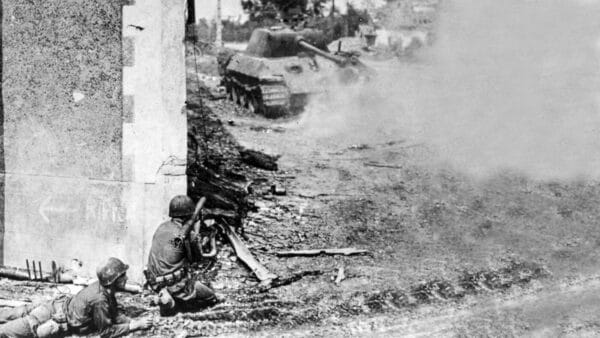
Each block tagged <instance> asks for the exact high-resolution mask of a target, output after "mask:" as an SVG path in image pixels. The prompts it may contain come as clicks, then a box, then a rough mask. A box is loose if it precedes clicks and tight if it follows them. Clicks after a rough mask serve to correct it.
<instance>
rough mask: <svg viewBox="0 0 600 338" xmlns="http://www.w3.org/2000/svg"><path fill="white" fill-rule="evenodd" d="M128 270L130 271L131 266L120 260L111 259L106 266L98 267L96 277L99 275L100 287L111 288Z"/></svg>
mask: <svg viewBox="0 0 600 338" xmlns="http://www.w3.org/2000/svg"><path fill="white" fill-rule="evenodd" d="M127 269H129V265H127V264H125V263H123V261H121V260H120V259H118V258H114V257H110V258H109V259H108V260H107V261H106V262H105V263H104V264H102V265H100V266H98V268H97V269H96V275H98V281H99V282H100V285H102V286H109V285H111V284H113V283H114V282H115V281H116V280H117V279H118V278H119V277H121V276H123V275H124V274H125V273H126V272H127Z"/></svg>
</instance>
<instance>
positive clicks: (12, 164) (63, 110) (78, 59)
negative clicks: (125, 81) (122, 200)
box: [2, 0, 122, 179]
mask: <svg viewBox="0 0 600 338" xmlns="http://www.w3.org/2000/svg"><path fill="white" fill-rule="evenodd" d="M2 9H3V28H4V29H3V45H4V74H3V76H4V78H3V82H4V93H3V94H4V106H5V111H6V115H5V119H4V129H5V140H6V144H5V156H6V158H7V159H8V161H7V165H6V171H7V172H9V173H18V174H36V175H40V174H44V175H60V176H69V177H74V176H76V177H90V178H98V179H120V178H121V177H120V176H121V167H120V163H121V155H120V152H121V134H122V127H121V125H122V122H121V114H122V109H121V102H122V100H121V68H122V65H121V21H122V20H121V1H120V0H109V1H79V0H46V1H27V0H10V1H3V2H2Z"/></svg>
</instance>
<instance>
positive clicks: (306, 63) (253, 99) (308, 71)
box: [219, 27, 374, 117]
mask: <svg viewBox="0 0 600 338" xmlns="http://www.w3.org/2000/svg"><path fill="white" fill-rule="evenodd" d="M219 65H220V67H219V70H220V72H221V75H222V76H223V85H224V86H225V88H226V91H227V94H228V96H229V98H230V99H231V100H232V101H234V102H235V103H237V104H239V105H241V106H243V107H246V108H248V109H249V110H250V111H251V112H254V113H258V114H263V115H266V116H271V117H277V116H283V115H287V114H289V113H293V112H297V111H301V110H302V108H304V106H305V105H306V104H307V101H308V98H309V96H310V95H312V94H316V93H321V92H324V91H327V90H330V89H334V88H336V87H337V86H339V85H343V84H348V83H355V82H358V81H361V80H366V79H368V78H369V77H370V76H372V75H373V74H374V72H373V71H372V70H371V69H369V68H368V67H367V66H365V65H364V64H363V63H361V62H360V61H359V60H358V58H357V56H356V55H355V54H350V53H343V52H339V53H330V52H329V51H328V49H327V41H326V38H325V35H324V34H323V33H322V32H320V31H318V30H314V29H309V28H304V29H299V30H294V29H291V28H287V27H272V28H268V29H266V28H259V29H256V30H255V31H254V32H253V33H252V36H251V38H250V41H249V43H248V46H247V48H246V51H245V52H243V53H235V54H230V55H227V56H224V57H223V56H222V57H221V58H220V60H219Z"/></svg>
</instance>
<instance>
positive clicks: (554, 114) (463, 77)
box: [305, 0, 600, 179]
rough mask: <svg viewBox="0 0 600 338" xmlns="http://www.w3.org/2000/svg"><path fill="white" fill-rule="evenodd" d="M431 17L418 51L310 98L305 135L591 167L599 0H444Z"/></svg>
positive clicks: (555, 169)
mask: <svg viewBox="0 0 600 338" xmlns="http://www.w3.org/2000/svg"><path fill="white" fill-rule="evenodd" d="M438 24H439V26H438V29H437V30H436V32H435V34H436V38H435V42H434V44H433V45H432V46H430V47H428V48H425V49H424V50H422V52H421V53H420V54H419V55H418V56H417V62H412V63H406V62H404V63H403V62H399V63H392V64H391V65H390V64H388V65H386V66H385V67H383V68H382V69H383V71H381V69H380V72H379V77H378V79H377V80H376V81H375V82H374V83H371V84H370V85H369V86H368V87H366V88H360V89H349V90H345V91H340V92H338V93H335V94H334V95H332V96H331V97H329V98H328V100H327V101H326V102H314V103H313V106H312V107H311V109H312V110H313V111H319V113H318V114H314V113H312V115H309V116H308V117H307V118H306V121H305V122H306V123H307V126H308V127H309V130H311V132H312V133H314V135H313V136H316V137H325V136H327V137H339V138H341V139H347V140H348V142H351V141H365V140H366V139H373V138H377V139H380V138H390V137H395V138H398V137H400V136H402V135H404V136H407V137H411V138H413V139H416V140H419V141H424V142H426V143H428V144H430V145H431V146H432V147H433V148H434V149H437V150H439V151H438V152H437V153H439V154H440V158H441V160H442V162H444V163H449V164H451V165H453V166H455V167H457V168H460V169H462V170H464V171H466V172H469V173H472V174H475V175H483V176H486V175H488V174H491V173H494V172H496V171H498V170H504V169H510V170H517V171H521V172H522V173H524V174H528V175H530V176H532V177H535V178H541V179H545V178H553V179H554V178H564V179H567V178H573V177H578V176H591V177H594V178H600V1H590V0H588V1H583V0H543V1H542V0H540V1H526V0H503V1H497V0H446V1H445V2H443V3H442V6H441V9H440V19H439V23H438ZM317 115H318V116H317Z"/></svg>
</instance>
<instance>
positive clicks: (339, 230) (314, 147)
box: [0, 60, 600, 337]
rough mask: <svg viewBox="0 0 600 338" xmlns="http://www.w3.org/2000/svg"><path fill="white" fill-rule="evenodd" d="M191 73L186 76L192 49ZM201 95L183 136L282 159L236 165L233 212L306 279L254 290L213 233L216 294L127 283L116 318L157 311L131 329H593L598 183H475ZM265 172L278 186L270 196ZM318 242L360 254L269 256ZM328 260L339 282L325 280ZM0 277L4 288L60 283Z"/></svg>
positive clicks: (387, 149)
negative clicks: (183, 307) (184, 303)
mask: <svg viewBox="0 0 600 338" xmlns="http://www.w3.org/2000/svg"><path fill="white" fill-rule="evenodd" d="M188 61H190V60H188ZM188 70H189V73H188V80H189V81H191V82H194V81H196V80H195V78H194V76H195V67H193V62H192V61H190V63H189V64H188ZM189 87H190V88H191V90H193V87H192V86H189ZM203 103H204V105H205V112H206V116H203V117H202V118H201V119H198V117H197V116H196V117H195V121H196V122H194V123H196V124H198V123H204V126H203V127H202V126H201V125H200V124H198V125H197V126H196V127H197V129H195V130H196V131H199V130H201V131H202V132H201V133H200V132H198V134H197V135H193V136H194V137H196V138H197V139H198V141H202V140H201V138H202V137H204V135H207V133H208V134H211V135H213V136H212V137H213V140H212V141H211V142H212V143H211V146H212V147H213V148H210V149H212V150H211V151H215V152H218V151H220V150H219V149H218V148H219V147H220V146H221V147H229V146H231V145H232V144H233V143H239V144H240V145H243V146H245V147H247V148H251V149H255V150H261V151H264V152H266V153H268V154H277V155H280V156H281V157H280V158H279V160H278V165H279V170H278V171H265V170H260V169H253V172H252V174H248V176H249V177H250V178H252V179H253V186H254V188H255V189H254V192H253V193H252V194H251V196H250V199H251V200H252V202H253V203H254V205H255V206H256V207H257V210H256V211H255V212H251V213H249V214H248V216H247V217H246V218H245V220H244V229H245V232H244V233H245V236H247V240H245V242H246V244H247V245H248V246H249V247H250V250H251V252H252V253H253V254H254V255H255V256H256V257H257V259H258V260H259V261H260V262H262V263H263V264H264V265H265V266H266V267H267V268H268V269H269V270H270V271H271V272H273V273H275V274H277V275H278V276H283V277H286V276H294V274H298V273H301V274H302V273H303V274H304V275H303V276H302V277H301V278H299V279H298V280H297V281H295V282H293V283H291V284H289V285H285V286H281V287H277V288H273V289H270V290H268V291H266V292H260V286H259V283H258V281H257V280H256V278H255V277H254V276H253V275H252V273H251V272H250V271H249V270H248V269H247V268H245V267H244V266H243V265H242V264H241V263H240V262H239V261H238V260H237V259H236V257H235V254H234V253H233V251H232V249H231V248H230V247H229V246H227V245H225V244H223V245H222V246H221V249H220V252H219V255H218V258H217V260H216V261H215V262H213V263H214V264H211V265H208V266H204V267H203V268H204V270H203V271H204V272H206V273H205V275H204V279H205V280H206V281H207V283H210V285H211V286H212V287H213V288H214V289H215V290H216V291H217V292H218V293H219V294H220V296H221V297H223V299H224V302H222V303H221V304H218V305H216V306H215V307H213V308H211V309H207V310H205V311H202V312H198V313H188V314H180V315H177V316H175V317H172V318H160V317H159V316H158V311H157V309H156V307H155V306H154V305H153V304H152V297H151V295H149V294H147V293H144V294H142V295H123V296H122V297H121V298H120V301H121V302H122V303H123V304H124V310H125V311H126V312H127V313H128V314H130V315H132V316H143V315H151V316H153V317H154V318H155V324H156V326H155V328H153V329H152V330H150V331H148V332H142V333H138V334H135V336H144V337H165V336H180V337H186V336H187V337H198V336H224V337H227V336H228V337H241V336H266V337H304V336H323V337H325V336H327V337H331V336H375V337H378V336H381V337H388V336H415V337H421V336H447V337H455V336H458V337H471V336H509V337H510V336H540V337H541V336H573V337H575V336H577V337H579V336H597V335H599V334H600V319H599V318H598V315H597V313H598V309H599V306H598V305H597V304H599V302H598V301H599V300H600V299H598V297H599V296H598V294H599V293H598V291H599V290H600V275H598V263H599V258H600V257H599V251H598V246H599V245H600V234H599V233H598V231H597V224H598V220H599V218H600V185H598V183H597V182H594V181H587V180H578V181H571V182H558V181H556V182H554V181H536V180H532V179H529V178H527V177H525V176H523V175H520V174H518V173H515V172H509V171H507V172H500V173H498V174H496V175H494V176H492V177H489V178H486V179H474V178H471V177H470V176H468V175H466V174H464V173H461V172H460V171H457V170H453V169H450V168H443V167H440V166H437V165H432V164H431V163H432V162H431V158H432V157H435V156H436V152H435V150H434V149H432V148H431V147H430V146H429V145H428V144H424V143H421V142H414V140H411V139H410V138H408V137H406V136H405V135H398V134H395V133H393V132H386V130H382V131H381V133H378V134H376V135H372V136H369V137H365V135H360V134H356V133H347V134H342V135H340V134H335V135H331V134H328V133H318V132H315V130H316V129H319V130H320V128H321V127H322V124H323V123H333V122H332V120H330V119H328V118H327V116H326V115H325V116H323V115H319V114H327V111H326V110H323V111H319V110H312V111H311V110H308V111H305V112H303V113H302V114H300V115H298V116H293V117H289V118H287V119H278V120H270V119H266V118H263V117H260V116H252V115H250V114H249V113H248V112H247V111H245V110H243V109H240V108H239V107H236V106H235V105H233V104H232V103H231V102H229V101H227V100H212V99H210V98H209V96H207V95H205V96H204V101H203ZM370 118H373V117H370ZM323 121H325V122H323ZM207 129H208V131H207ZM271 184H276V185H277V186H279V187H284V188H285V189H286V192H287V194H286V195H282V196H280V195H273V194H271V193H269V192H268V191H267V188H268V186H269V185H271ZM327 247H336V248H337V247H355V248H358V249H366V250H369V252H370V253H369V254H368V255H359V256H349V257H344V256H317V257H290V258H282V257H278V256H277V255H275V252H276V251H278V250H287V249H308V248H327ZM340 268H343V269H344V274H345V279H343V280H342V281H341V282H339V283H335V282H334V280H335V279H336V277H337V275H338V272H339V269H340ZM0 282H1V283H2V287H1V288H0V290H1V291H0V297H1V298H7V299H13V298H17V299H31V300H35V299H37V298H40V297H50V296H52V295H54V294H56V293H57V292H66V291H68V290H64V287H63V289H60V287H57V286H54V285H50V284H39V283H37V284H35V283H29V282H13V281H8V280H1V281H0Z"/></svg>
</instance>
